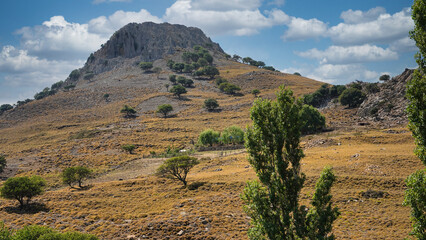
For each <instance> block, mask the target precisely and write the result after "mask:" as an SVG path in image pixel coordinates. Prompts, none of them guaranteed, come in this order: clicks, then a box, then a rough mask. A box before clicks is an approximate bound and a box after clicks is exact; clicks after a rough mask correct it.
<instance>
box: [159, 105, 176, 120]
mask: <svg viewBox="0 0 426 240" xmlns="http://www.w3.org/2000/svg"><path fill="white" fill-rule="evenodd" d="M171 111H173V107H172V105H170V104H162V105H160V106H158V108H157V113H162V114H163V115H164V118H166V117H167V114H168V113H169V112H171Z"/></svg>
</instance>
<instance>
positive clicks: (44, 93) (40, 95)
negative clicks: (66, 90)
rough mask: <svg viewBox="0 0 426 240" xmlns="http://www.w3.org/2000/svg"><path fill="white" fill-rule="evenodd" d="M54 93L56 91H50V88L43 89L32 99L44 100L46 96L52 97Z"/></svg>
mask: <svg viewBox="0 0 426 240" xmlns="http://www.w3.org/2000/svg"><path fill="white" fill-rule="evenodd" d="M55 93H56V91H55V90H51V89H50V88H48V87H47V88H44V89H43V91H41V92H39V93H36V94H35V95H34V99H35V100H40V99H42V98H45V97H47V96H52V95H54V94H55Z"/></svg>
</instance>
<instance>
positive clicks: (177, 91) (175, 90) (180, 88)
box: [170, 85, 187, 99]
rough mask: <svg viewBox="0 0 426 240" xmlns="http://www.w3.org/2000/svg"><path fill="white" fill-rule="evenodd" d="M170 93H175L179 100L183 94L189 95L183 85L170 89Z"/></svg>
mask: <svg viewBox="0 0 426 240" xmlns="http://www.w3.org/2000/svg"><path fill="white" fill-rule="evenodd" d="M170 92H171V93H173V96H177V97H178V98H179V99H180V98H181V97H180V96H181V95H182V94H185V93H187V91H186V88H185V87H184V86H181V85H175V86H173V87H172V88H171V89H170Z"/></svg>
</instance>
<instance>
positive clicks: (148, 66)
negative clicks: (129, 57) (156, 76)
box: [139, 62, 153, 72]
mask: <svg viewBox="0 0 426 240" xmlns="http://www.w3.org/2000/svg"><path fill="white" fill-rule="evenodd" d="M139 67H140V68H141V69H142V70H144V71H145V72H149V71H150V70H151V69H152V67H153V65H152V62H140V63H139Z"/></svg>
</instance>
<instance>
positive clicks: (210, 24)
mask: <svg viewBox="0 0 426 240" xmlns="http://www.w3.org/2000/svg"><path fill="white" fill-rule="evenodd" d="M210 2H211V1H201V0H178V1H176V2H175V3H174V4H173V5H172V6H171V7H169V8H168V9H167V10H166V14H165V15H164V17H163V20H164V21H167V22H170V23H178V24H184V25H187V26H194V27H199V28H201V29H203V31H205V32H206V33H207V35H210V36H212V35H225V34H228V35H237V36H241V35H251V34H255V33H258V32H259V31H260V30H261V29H263V28H267V27H272V26H275V25H282V24H284V23H287V22H288V21H289V19H290V17H289V16H288V15H287V14H285V13H284V12H283V11H281V10H278V9H274V10H271V11H267V12H265V13H261V12H260V10H259V9H258V8H256V7H258V6H259V2H260V1H255V0H250V1H247V3H246V1H245V2H244V4H242V5H244V6H239V7H234V5H240V0H229V1H219V2H218V3H217V7H212V6H210V5H211V3H210ZM225 2H227V3H226V4H225ZM214 3H215V4H216V1H214ZM218 9H220V11H219V10H218Z"/></svg>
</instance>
